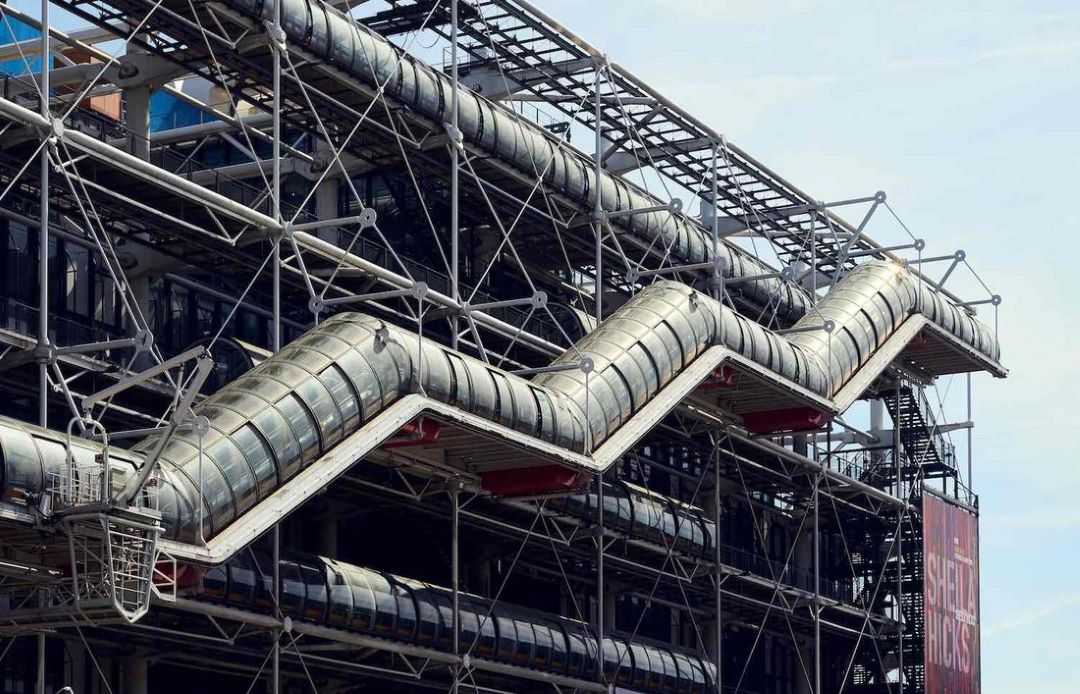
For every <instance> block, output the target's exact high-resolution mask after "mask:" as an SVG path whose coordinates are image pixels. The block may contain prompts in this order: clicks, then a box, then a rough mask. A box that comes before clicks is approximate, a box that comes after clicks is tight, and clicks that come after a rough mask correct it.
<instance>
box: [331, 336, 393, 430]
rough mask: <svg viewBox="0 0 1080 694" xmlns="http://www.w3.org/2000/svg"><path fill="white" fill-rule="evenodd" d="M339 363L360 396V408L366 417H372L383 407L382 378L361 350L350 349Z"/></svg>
mask: <svg viewBox="0 0 1080 694" xmlns="http://www.w3.org/2000/svg"><path fill="white" fill-rule="evenodd" d="M338 365H339V366H340V367H341V371H342V373H344V374H345V375H346V376H347V377H348V378H349V382H350V383H352V386H353V390H354V391H355V392H356V394H357V395H358V396H359V397H360V409H361V413H362V414H363V416H364V418H365V419H369V418H371V417H372V416H374V415H375V413H376V412H378V411H379V410H381V409H382V397H383V395H382V384H381V382H380V379H379V378H378V376H376V374H375V372H374V371H372V370H371V366H369V365H368V363H367V361H366V360H365V359H364V358H363V357H362V356H360V353H359V352H356V351H349V352H346V353H345V354H343V355H341V358H340V359H338Z"/></svg>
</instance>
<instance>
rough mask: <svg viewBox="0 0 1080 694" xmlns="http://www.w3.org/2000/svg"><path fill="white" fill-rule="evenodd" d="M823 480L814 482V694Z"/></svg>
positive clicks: (816, 693) (817, 670) (818, 653)
mask: <svg viewBox="0 0 1080 694" xmlns="http://www.w3.org/2000/svg"><path fill="white" fill-rule="evenodd" d="M821 478H822V473H821V472H818V474H817V477H816V478H815V480H814V694H821V535H820V533H819V532H818V523H819V520H820V518H819V517H820V514H819V513H818V510H819V507H820V502H821Z"/></svg>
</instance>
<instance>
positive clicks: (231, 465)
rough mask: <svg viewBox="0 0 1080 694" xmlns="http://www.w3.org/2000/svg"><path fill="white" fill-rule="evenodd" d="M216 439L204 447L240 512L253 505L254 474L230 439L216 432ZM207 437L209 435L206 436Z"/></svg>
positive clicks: (254, 494) (254, 498) (255, 495)
mask: <svg viewBox="0 0 1080 694" xmlns="http://www.w3.org/2000/svg"><path fill="white" fill-rule="evenodd" d="M217 435H218V439H217V441H215V442H214V443H213V444H211V445H210V446H208V447H206V448H205V450H206V453H207V455H209V456H210V457H211V458H213V459H214V461H215V462H216V463H217V464H218V467H220V468H221V470H222V472H224V473H225V479H227V480H228V482H229V485H230V487H231V489H232V493H233V497H234V498H235V500H236V513H237V514H241V513H243V512H244V511H246V510H248V509H249V508H251V507H252V506H254V505H255V501H256V498H257V493H256V490H255V475H253V474H252V472H251V467H250V466H248V463H247V459H246V458H245V457H244V454H243V453H241V452H240V449H239V448H237V447H236V444H234V443H233V442H232V441H230V440H229V439H227V438H224V437H221V435H220V433H218V434H217ZM207 438H209V437H207Z"/></svg>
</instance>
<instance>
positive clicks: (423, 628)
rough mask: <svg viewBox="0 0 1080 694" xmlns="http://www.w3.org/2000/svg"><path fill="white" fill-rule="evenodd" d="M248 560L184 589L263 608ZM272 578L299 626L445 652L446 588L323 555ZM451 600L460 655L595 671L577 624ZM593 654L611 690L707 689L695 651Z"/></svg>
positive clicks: (253, 562) (621, 644)
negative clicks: (457, 614) (455, 607)
mask: <svg viewBox="0 0 1080 694" xmlns="http://www.w3.org/2000/svg"><path fill="white" fill-rule="evenodd" d="M254 557H255V558H253V557H252V556H250V555H249V554H248V553H244V554H241V555H238V556H237V557H236V558H234V559H233V560H231V561H229V562H228V563H226V564H223V565H221V566H218V567H216V568H214V569H211V570H209V571H208V572H206V573H203V574H201V575H200V576H199V578H198V579H197V581H190V582H191V583H193V585H191V587H189V588H187V592H188V593H189V595H190V596H192V597H196V598H199V599H203V600H210V601H213V602H218V603H224V604H226V605H228V606H230V607H236V608H240V609H246V610H253V611H258V612H270V611H271V610H272V608H273V604H274V603H273V598H272V579H271V576H272V575H273V570H272V567H273V563H272V562H271V561H270V560H269V559H268V558H266V557H263V556H259V555H254ZM280 575H281V602H280V605H281V611H282V612H283V613H284V615H285V616H288V617H291V618H292V619H293V620H294V628H296V629H297V630H298V631H301V632H302V631H303V629H304V626H303V625H304V624H305V623H310V624H315V625H318V626H326V627H331V628H335V629H344V630H347V631H352V632H356V633H359V634H362V635H365V636H374V637H378V638H382V639H389V640H392V641H397V642H402V643H407V644H409V645H413V646H418V647H421V648H427V649H435V650H440V651H444V652H453V636H452V633H453V623H454V622H453V608H452V606H451V605H452V603H451V599H452V594H451V592H450V591H449V590H447V589H445V588H440V587H438V586H433V585H430V584H427V583H422V582H420V581H415V580H412V579H408V578H401V577H398V576H394V575H391V574H387V573H383V572H380V571H373V570H371V569H366V568H361V567H359V566H354V565H351V564H346V563H344V562H338V561H333V560H330V559H324V558H321V557H310V558H303V559H299V560H292V559H285V560H283V561H281V563H280ZM189 580H190V579H189ZM459 604H460V606H459V610H460V625H461V627H460V629H461V631H460V644H461V652H462V653H466V652H471V655H472V657H473V658H474V659H481V660H486V661H491V662H494V663H498V664H501V665H512V666H517V667H523V668H530V669H533V670H539V671H541V672H545V673H550V674H553V675H558V676H562V677H566V678H572V679H578V680H580V679H585V678H591V677H594V676H595V675H596V673H597V669H598V668H597V657H596V654H597V649H596V639H595V637H594V636H593V635H591V634H590V633H589V632H588V631H587V630H586V628H585V626H584V625H583V624H581V623H580V622H576V621H573V620H569V619H566V618H563V617H559V616H555V615H550V614H546V613H543V612H539V611H536V610H529V609H526V608H522V607H516V606H513V605H507V604H503V603H492V602H491V601H490V600H486V599H483V598H479V597H474V596H470V595H463V596H461V598H460V603H459ZM474 643H475V648H473V644H474ZM601 652H602V654H603V663H604V665H603V669H604V674H605V676H606V678H607V680H608V681H609V682H612V683H614V684H616V685H617V686H619V687H632V688H633V689H634V690H636V691H640V692H679V693H680V694H682V693H685V694H705V693H706V692H714V691H715V688H714V686H713V682H714V672H713V669H712V666H711V664H709V663H707V662H706V661H704V660H702V659H701V658H700V657H698V656H696V655H694V654H691V653H683V652H680V651H676V650H672V649H670V648H663V647H658V646H653V645H645V644H641V643H636V642H631V641H627V640H626V639H623V638H611V637H606V638H604V640H603V642H602V643H601Z"/></svg>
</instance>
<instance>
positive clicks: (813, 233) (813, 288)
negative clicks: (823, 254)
mask: <svg viewBox="0 0 1080 694" xmlns="http://www.w3.org/2000/svg"><path fill="white" fill-rule="evenodd" d="M817 272H818V270H817V208H816V207H815V208H814V209H812V210H810V302H811V303H813V304H814V305H815V306H816V305H817Z"/></svg>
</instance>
